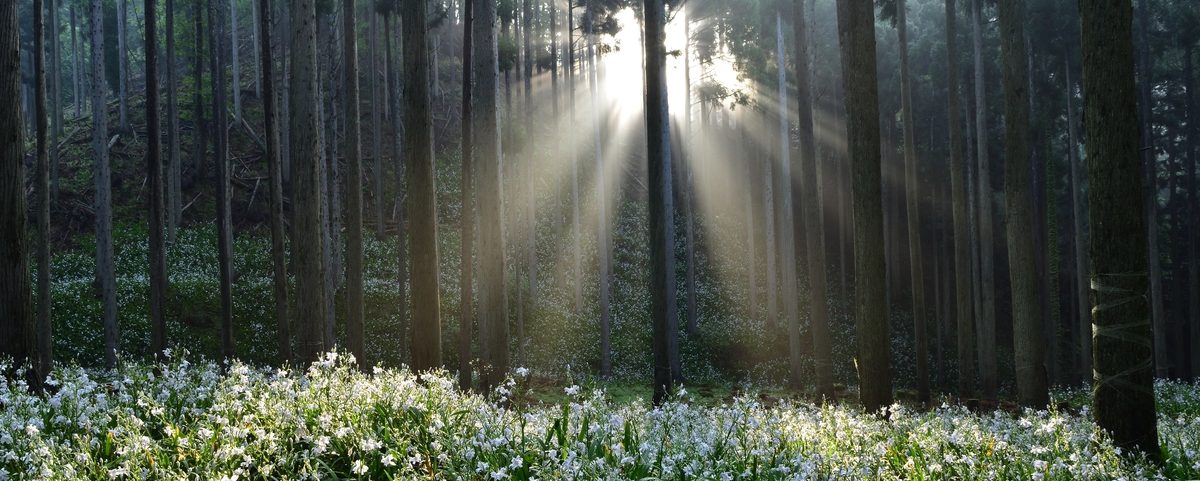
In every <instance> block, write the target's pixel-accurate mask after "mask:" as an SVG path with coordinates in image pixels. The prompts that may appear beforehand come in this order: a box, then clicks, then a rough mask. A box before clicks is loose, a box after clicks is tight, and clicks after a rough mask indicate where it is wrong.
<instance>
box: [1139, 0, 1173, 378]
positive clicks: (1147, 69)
mask: <svg viewBox="0 0 1200 481" xmlns="http://www.w3.org/2000/svg"><path fill="white" fill-rule="evenodd" d="M1137 24H1138V33H1139V38H1138V56H1139V57H1140V61H1139V62H1138V67H1139V69H1138V116H1139V118H1140V121H1141V123H1140V125H1141V134H1142V142H1143V144H1144V146H1143V147H1142V149H1141V152H1142V173H1143V176H1142V178H1143V184H1142V197H1143V201H1142V205H1143V210H1145V211H1146V248H1147V252H1146V262H1147V263H1148V264H1149V265H1150V314H1151V319H1152V322H1151V324H1153V327H1154V366H1155V374H1156V376H1157V377H1163V378H1165V377H1167V375H1168V372H1169V370H1170V365H1171V362H1170V359H1169V356H1168V355H1167V354H1168V350H1167V320H1166V316H1165V313H1164V312H1163V310H1164V306H1163V295H1162V260H1161V258H1160V257H1159V251H1158V161H1157V159H1156V155H1157V152H1156V150H1155V148H1154V96H1153V93H1152V89H1153V88H1154V87H1153V86H1154V56H1153V55H1152V54H1151V53H1150V6H1149V2H1147V1H1146V0H1138V11H1137Z"/></svg>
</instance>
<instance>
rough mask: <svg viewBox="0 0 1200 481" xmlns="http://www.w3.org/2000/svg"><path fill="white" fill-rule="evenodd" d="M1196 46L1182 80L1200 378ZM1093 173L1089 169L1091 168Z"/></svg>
mask: <svg viewBox="0 0 1200 481" xmlns="http://www.w3.org/2000/svg"><path fill="white" fill-rule="evenodd" d="M1193 53H1194V46H1193V45H1192V44H1188V45H1186V46H1185V47H1184V49H1183V83H1184V86H1185V90H1186V91H1187V121H1188V123H1187V124H1188V131H1187V144H1186V145H1187V155H1186V156H1184V157H1185V161H1186V162H1187V168H1186V171H1187V182H1185V183H1184V185H1185V186H1186V188H1187V205H1186V206H1185V207H1184V209H1183V212H1187V213H1188V214H1187V217H1186V218H1187V239H1188V241H1187V265H1188V269H1187V272H1188V286H1189V288H1188V292H1189V293H1191V294H1190V295H1188V296H1187V297H1188V315H1187V317H1188V325H1189V326H1192V330H1191V336H1192V339H1191V340H1192V342H1191V347H1192V349H1191V353H1192V366H1191V367H1192V378H1196V377H1200V294H1197V293H1200V239H1197V237H1200V220H1197V219H1196V218H1197V217H1200V203H1197V195H1198V194H1197V192H1196V162H1197V159H1196V147H1197V145H1200V106H1197V105H1196V82H1195V68H1194V65H1193V63H1192V54H1193ZM1089 172H1090V171H1089Z"/></svg>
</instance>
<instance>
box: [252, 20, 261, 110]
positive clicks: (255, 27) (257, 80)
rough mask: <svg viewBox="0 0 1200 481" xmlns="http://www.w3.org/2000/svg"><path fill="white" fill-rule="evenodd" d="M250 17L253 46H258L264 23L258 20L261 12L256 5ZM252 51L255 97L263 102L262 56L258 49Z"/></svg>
mask: <svg viewBox="0 0 1200 481" xmlns="http://www.w3.org/2000/svg"><path fill="white" fill-rule="evenodd" d="M250 17H251V18H250V24H251V28H252V31H251V35H252V36H253V38H252V39H251V40H253V41H252V42H251V45H258V43H259V38H261V37H262V29H261V25H262V22H260V21H259V19H258V17H259V12H258V9H257V8H254V5H251V6H250ZM250 50H252V51H253V52H254V96H255V97H257V98H258V99H259V100H262V55H261V52H259V51H258V49H257V48H251V49H250Z"/></svg>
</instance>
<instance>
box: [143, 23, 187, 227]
mask: <svg viewBox="0 0 1200 481" xmlns="http://www.w3.org/2000/svg"><path fill="white" fill-rule="evenodd" d="M166 3H167V6H166V8H167V17H166V21H167V62H166V64H167V88H166V91H167V172H166V195H167V197H166V214H165V216H166V223H167V242H168V243H171V244H173V243H174V242H175V238H176V235H177V233H178V230H179V218H180V214H181V213H182V211H183V206H182V200H181V197H182V195H181V189H180V182H181V179H180V178H181V176H182V175H183V169H182V166H181V165H180V163H179V92H178V91H177V90H176V89H177V88H178V87H179V80H178V74H177V71H176V68H175V0H166ZM148 18H149V15H147V19H148ZM147 22H149V20H147ZM148 78H149V77H147V79H148ZM147 81H148V80H147Z"/></svg>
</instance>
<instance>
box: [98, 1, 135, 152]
mask: <svg viewBox="0 0 1200 481" xmlns="http://www.w3.org/2000/svg"><path fill="white" fill-rule="evenodd" d="M116 1H117V78H118V80H117V101H118V104H117V108H118V113H119V116H118V118H119V119H120V120H119V122H120V124H119V125H118V127H119V130H120V131H121V133H128V132H129V131H130V129H129V114H128V111H129V107H128V105H129V82H130V79H129V76H130V73H129V47H128V46H126V45H125V43H126V42H128V41H129V6H128V4H127V2H128V1H129V0H116ZM93 45H98V44H93Z"/></svg>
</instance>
